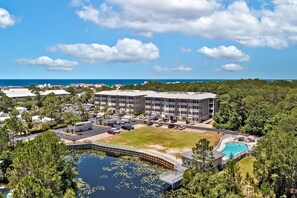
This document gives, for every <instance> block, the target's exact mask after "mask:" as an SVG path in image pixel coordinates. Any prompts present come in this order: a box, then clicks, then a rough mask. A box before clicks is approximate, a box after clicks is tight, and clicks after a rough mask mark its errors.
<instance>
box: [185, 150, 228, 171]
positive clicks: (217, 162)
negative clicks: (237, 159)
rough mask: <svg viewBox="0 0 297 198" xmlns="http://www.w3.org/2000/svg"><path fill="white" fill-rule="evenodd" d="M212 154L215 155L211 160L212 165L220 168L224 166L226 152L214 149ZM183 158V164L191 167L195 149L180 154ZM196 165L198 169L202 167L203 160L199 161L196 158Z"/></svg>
mask: <svg viewBox="0 0 297 198" xmlns="http://www.w3.org/2000/svg"><path fill="white" fill-rule="evenodd" d="M212 154H213V157H214V159H213V160H212V162H211V166H212V167H213V168H220V167H222V166H223V157H224V154H223V153H221V152H219V151H215V150H213V151H212ZM180 156H181V158H182V165H183V166H185V167H190V166H191V165H192V163H193V160H194V159H193V151H192V150H190V151H187V152H184V153H182V154H180ZM196 167H197V168H198V169H200V168H201V161H198V160H196Z"/></svg>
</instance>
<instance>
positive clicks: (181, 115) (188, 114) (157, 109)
mask: <svg viewBox="0 0 297 198" xmlns="http://www.w3.org/2000/svg"><path fill="white" fill-rule="evenodd" d="M144 98H145V113H146V115H154V116H157V117H163V118H168V119H171V120H172V119H176V120H191V121H198V122H202V121H205V120H207V119H209V118H211V117H213V115H214V113H215V111H216V110H217V106H218V105H217V101H216V94H213V93H200V92H166V93H165V92H158V93H153V94H148V95H146V96H145V97H144Z"/></svg>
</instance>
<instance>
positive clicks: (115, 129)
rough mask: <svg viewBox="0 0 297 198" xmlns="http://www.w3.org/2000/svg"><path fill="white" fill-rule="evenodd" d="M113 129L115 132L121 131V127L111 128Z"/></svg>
mask: <svg viewBox="0 0 297 198" xmlns="http://www.w3.org/2000/svg"><path fill="white" fill-rule="evenodd" d="M111 130H112V131H114V132H115V133H120V129H119V128H111Z"/></svg>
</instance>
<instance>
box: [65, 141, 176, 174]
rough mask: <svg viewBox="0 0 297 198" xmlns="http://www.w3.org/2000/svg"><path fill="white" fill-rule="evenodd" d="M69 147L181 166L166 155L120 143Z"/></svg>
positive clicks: (69, 146) (70, 145) (73, 145)
mask: <svg viewBox="0 0 297 198" xmlns="http://www.w3.org/2000/svg"><path fill="white" fill-rule="evenodd" d="M67 148H68V149H69V150H88V149H94V150H98V151H102V152H105V153H106V154H107V155H110V156H115V157H119V156H133V157H139V158H140V159H141V160H144V161H148V162H151V163H154V164H158V165H160V166H163V167H165V168H167V169H170V170H175V166H180V165H179V164H177V163H176V162H174V161H173V160H171V159H169V158H166V156H161V155H160V154H156V153H150V152H146V151H139V150H135V149H133V148H129V147H122V146H118V145H112V144H106V143H99V142H92V143H83V144H68V145H67Z"/></svg>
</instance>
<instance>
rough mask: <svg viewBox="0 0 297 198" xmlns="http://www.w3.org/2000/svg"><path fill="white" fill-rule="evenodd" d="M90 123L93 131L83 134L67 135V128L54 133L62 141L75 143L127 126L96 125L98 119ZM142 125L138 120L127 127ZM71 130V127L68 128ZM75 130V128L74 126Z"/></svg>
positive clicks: (105, 121) (56, 130)
mask: <svg viewBox="0 0 297 198" xmlns="http://www.w3.org/2000/svg"><path fill="white" fill-rule="evenodd" d="M111 120H115V119H103V121H102V123H108V121H111ZM89 121H91V122H92V123H93V124H92V128H93V129H92V130H87V131H82V132H76V133H71V132H69V134H68V133H66V130H67V127H66V128H60V129H55V130H54V131H55V132H56V133H57V135H58V136H59V137H60V138H61V139H65V140H69V141H73V140H81V139H85V138H89V137H92V136H95V135H99V134H102V133H105V132H106V131H107V130H108V129H111V128H121V127H122V126H123V125H125V124H114V125H113V126H112V127H111V126H104V125H96V118H90V119H89ZM139 123H142V121H141V120H136V119H131V121H130V123H126V124H127V125H136V124H139ZM68 128H70V127H68ZM72 128H73V126H72Z"/></svg>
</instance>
